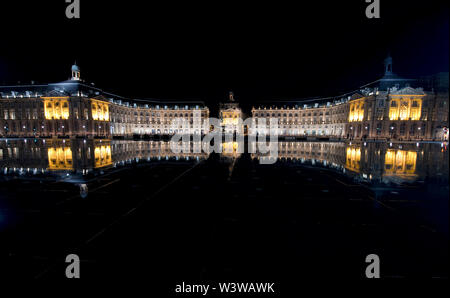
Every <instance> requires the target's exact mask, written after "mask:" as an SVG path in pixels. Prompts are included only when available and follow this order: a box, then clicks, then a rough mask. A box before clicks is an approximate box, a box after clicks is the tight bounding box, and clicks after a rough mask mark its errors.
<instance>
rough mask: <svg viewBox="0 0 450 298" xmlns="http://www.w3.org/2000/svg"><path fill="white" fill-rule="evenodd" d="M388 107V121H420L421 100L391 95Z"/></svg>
mask: <svg viewBox="0 0 450 298" xmlns="http://www.w3.org/2000/svg"><path fill="white" fill-rule="evenodd" d="M391 97H392V100H391V103H390V106H389V119H390V120H410V118H411V120H420V116H421V110H422V98H421V97H417V96H413V95H402V96H401V97H399V96H396V95H391Z"/></svg>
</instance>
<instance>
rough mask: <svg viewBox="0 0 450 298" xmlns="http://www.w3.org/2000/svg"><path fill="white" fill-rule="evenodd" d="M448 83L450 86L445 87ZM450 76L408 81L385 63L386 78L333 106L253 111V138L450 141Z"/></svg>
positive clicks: (389, 62) (325, 103)
mask: <svg viewBox="0 0 450 298" xmlns="http://www.w3.org/2000/svg"><path fill="white" fill-rule="evenodd" d="M445 78H447V81H445ZM448 101H449V96H448V73H441V74H437V75H435V76H430V77H428V78H423V79H421V80H414V79H404V78H401V77H399V76H397V75H396V74H394V73H393V72H392V58H390V57H388V58H387V59H386V60H385V74H384V76H383V77H382V78H381V79H379V80H377V81H375V82H373V83H371V84H368V85H366V86H363V88H361V89H360V90H357V91H355V92H352V93H351V94H348V95H346V96H345V97H336V98H333V100H330V99H326V100H317V101H315V102H308V103H303V104H302V103H301V102H298V103H296V104H293V105H292V104H291V105H284V106H259V107H256V108H255V107H254V108H253V109H252V117H253V123H254V124H253V129H252V132H251V133H253V134H263V135H264V134H266V135H267V134H269V132H270V131H269V130H270V127H269V119H270V118H276V119H277V123H278V127H276V128H275V129H276V130H277V131H276V132H277V133H278V135H280V136H293V137H294V136H295V137H311V136H312V137H331V138H346V139H386V140H392V139H396V140H448V112H449V108H448Z"/></svg>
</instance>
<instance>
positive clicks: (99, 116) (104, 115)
mask: <svg viewBox="0 0 450 298" xmlns="http://www.w3.org/2000/svg"><path fill="white" fill-rule="evenodd" d="M91 109H92V119H93V120H100V121H109V105H108V103H107V102H104V101H100V100H95V99H91Z"/></svg>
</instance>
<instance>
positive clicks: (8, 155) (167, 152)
mask: <svg viewBox="0 0 450 298" xmlns="http://www.w3.org/2000/svg"><path fill="white" fill-rule="evenodd" d="M179 144H180V145H181V146H180V150H181V151H180V152H179V153H175V152H174V151H173V150H172V149H173V148H174V147H173V146H172V144H171V142H166V141H125V140H113V141H110V140H58V139H44V140H42V139H36V140H35V141H30V140H27V139H13V140H0V168H1V169H2V172H3V173H22V172H32V173H45V172H49V171H50V172H55V171H72V172H78V173H82V174H85V173H88V172H89V171H90V170H93V169H103V168H107V167H109V166H112V165H117V164H119V163H125V162H129V161H131V160H137V161H138V160H156V161H157V160H186V161H189V160H191V161H194V160H204V159H206V158H208V156H209V154H208V153H205V152H202V144H201V143H200V142H186V143H184V144H183V143H181V142H180V143H179Z"/></svg>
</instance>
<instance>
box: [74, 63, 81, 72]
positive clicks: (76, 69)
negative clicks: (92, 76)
mask: <svg viewBox="0 0 450 298" xmlns="http://www.w3.org/2000/svg"><path fill="white" fill-rule="evenodd" d="M72 71H80V68H79V67H78V65H76V64H74V65H72Z"/></svg>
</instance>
